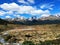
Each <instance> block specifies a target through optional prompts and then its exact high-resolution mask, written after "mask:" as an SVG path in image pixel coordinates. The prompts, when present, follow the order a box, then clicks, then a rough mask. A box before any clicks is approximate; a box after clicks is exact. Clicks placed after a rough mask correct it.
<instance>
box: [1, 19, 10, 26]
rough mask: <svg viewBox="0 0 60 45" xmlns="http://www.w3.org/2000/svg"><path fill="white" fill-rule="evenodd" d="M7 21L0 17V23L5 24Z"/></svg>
mask: <svg viewBox="0 0 60 45" xmlns="http://www.w3.org/2000/svg"><path fill="white" fill-rule="evenodd" d="M8 23H9V21H6V20H4V19H1V18H0V25H7V24H8Z"/></svg>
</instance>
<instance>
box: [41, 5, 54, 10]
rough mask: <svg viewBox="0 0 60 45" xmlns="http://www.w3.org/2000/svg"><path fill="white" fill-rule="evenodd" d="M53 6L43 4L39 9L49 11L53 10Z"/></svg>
mask: <svg viewBox="0 0 60 45" xmlns="http://www.w3.org/2000/svg"><path fill="white" fill-rule="evenodd" d="M53 6H54V5H53V4H43V5H41V6H40V8H41V9H45V8H46V9H50V10H53Z"/></svg>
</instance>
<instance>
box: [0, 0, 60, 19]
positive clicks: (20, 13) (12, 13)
mask: <svg viewBox="0 0 60 45" xmlns="http://www.w3.org/2000/svg"><path fill="white" fill-rule="evenodd" d="M58 14H59V15H60V0H0V18H14V17H21V18H23V17H25V18H28V17H31V16H37V17H47V16H50V15H58Z"/></svg>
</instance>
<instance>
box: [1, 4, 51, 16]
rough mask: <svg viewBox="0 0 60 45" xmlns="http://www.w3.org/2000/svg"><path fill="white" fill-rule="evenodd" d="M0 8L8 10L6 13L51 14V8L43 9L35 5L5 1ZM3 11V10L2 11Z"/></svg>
mask: <svg viewBox="0 0 60 45" xmlns="http://www.w3.org/2000/svg"><path fill="white" fill-rule="evenodd" d="M0 8H2V9H3V10H6V11H7V12H5V13H6V14H13V15H18V14H29V15H43V14H50V11H49V10H41V9H37V8H35V7H33V6H21V5H18V4H16V3H10V4H8V3H4V4H1V5H0ZM0 13H1V12H0ZM1 14H2V13H1Z"/></svg>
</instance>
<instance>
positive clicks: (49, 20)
mask: <svg viewBox="0 0 60 45" xmlns="http://www.w3.org/2000/svg"><path fill="white" fill-rule="evenodd" d="M2 23H13V24H22V25H33V24H35V25H36V24H58V23H60V16H59V15H56V16H53V15H50V16H48V17H41V18H37V17H36V16H33V17H31V18H27V19H25V18H23V19H21V18H18V17H16V18H6V19H0V24H2Z"/></svg>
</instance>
